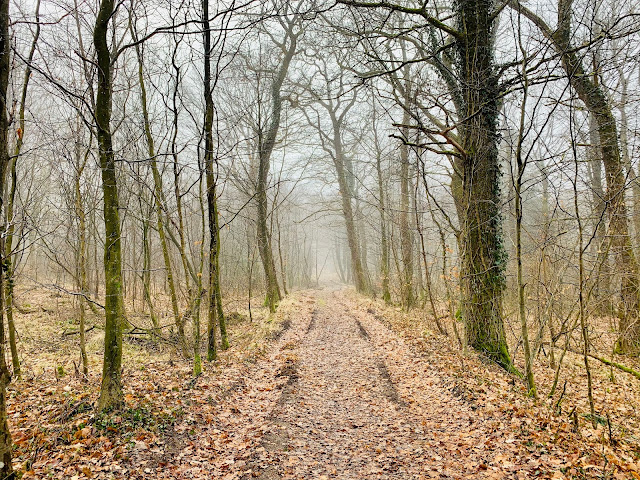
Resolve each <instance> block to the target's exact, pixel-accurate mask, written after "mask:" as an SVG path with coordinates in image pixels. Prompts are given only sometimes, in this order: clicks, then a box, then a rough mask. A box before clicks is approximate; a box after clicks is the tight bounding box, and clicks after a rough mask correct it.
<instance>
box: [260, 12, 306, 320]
mask: <svg viewBox="0 0 640 480" xmlns="http://www.w3.org/2000/svg"><path fill="white" fill-rule="evenodd" d="M289 28H291V26H290V25H289ZM287 40H288V41H289V45H288V46H287V45H286V44H287ZM283 45H284V47H283V48H285V50H284V52H283V53H284V57H283V59H282V63H281V64H280V68H279V70H278V71H277V72H276V76H275V77H274V79H273V83H272V84H271V121H270V122H269V127H268V129H267V131H266V132H264V133H263V132H262V131H260V132H258V160H259V164H258V182H257V185H256V200H257V204H258V217H257V233H258V247H259V250H260V258H261V259H262V266H263V268H264V276H265V283H266V289H267V296H266V302H265V303H266V305H268V307H269V310H270V311H271V312H275V310H276V305H277V303H278V302H279V301H280V299H281V298H282V295H281V293H280V286H279V285H278V277H277V273H276V264H275V261H274V258H273V250H272V246H271V232H270V231H269V226H268V218H269V213H268V199H267V188H268V180H269V168H270V167H271V154H272V152H273V148H274V146H275V143H276V139H277V137H278V130H279V129H280V118H281V115H282V97H281V96H280V90H281V89H282V84H283V82H284V80H285V78H286V76H287V73H288V71H289V65H291V60H292V59H293V56H294V55H295V53H296V49H297V45H298V36H297V34H296V33H294V32H293V31H292V30H291V29H288V30H287V32H286V37H285V39H284V41H283Z"/></svg>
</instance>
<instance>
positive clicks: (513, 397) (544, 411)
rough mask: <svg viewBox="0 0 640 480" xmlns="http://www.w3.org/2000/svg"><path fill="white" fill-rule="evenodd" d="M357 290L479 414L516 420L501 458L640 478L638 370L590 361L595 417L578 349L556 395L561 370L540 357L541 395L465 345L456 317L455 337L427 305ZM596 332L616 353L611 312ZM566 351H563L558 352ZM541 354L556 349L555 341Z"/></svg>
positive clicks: (498, 422)
mask: <svg viewBox="0 0 640 480" xmlns="http://www.w3.org/2000/svg"><path fill="white" fill-rule="evenodd" d="M349 297H350V298H351V300H352V301H353V302H354V303H355V304H357V305H358V306H359V307H360V309H363V310H366V311H367V313H368V314H370V315H372V316H373V317H374V318H376V319H377V320H379V321H381V322H382V323H383V324H385V325H386V326H387V327H389V328H390V329H391V330H392V331H393V332H395V333H397V334H398V335H400V336H401V337H402V338H403V339H404V340H405V342H406V343H407V344H409V345H410V346H411V347H412V349H414V350H415V351H416V352H419V353H420V354H421V355H422V356H424V357H426V358H428V360H429V362H430V363H431V364H433V365H437V367H438V369H439V370H440V371H441V375H440V378H441V381H442V383H443V384H444V385H445V386H446V388H447V389H448V390H449V391H451V392H452V393H454V394H455V395H456V396H458V397H459V398H461V399H463V400H464V401H465V402H468V403H469V404H470V405H471V406H472V408H473V409H474V411H475V414H476V415H477V416H478V417H481V418H483V419H484V420H485V421H486V422H488V423H489V424H491V425H493V426H494V428H495V429H496V431H498V430H501V429H503V428H504V425H509V426H510V428H509V430H510V431H511V435H509V436H508V437H507V438H504V439H502V440H501V441H500V445H499V447H498V445H496V456H495V458H494V462H496V463H497V464H507V465H508V464H511V463H517V462H518V461H517V459H522V458H528V459H529V460H528V461H529V462H531V463H532V464H536V463H538V464H540V467H541V470H540V472H541V473H542V472H543V471H545V470H546V469H547V468H549V467H550V466H551V467H554V470H555V472H554V474H553V478H577V479H580V478H615V479H618V478H620V479H622V478H624V479H627V478H630V479H631V478H640V443H639V439H640V418H639V417H638V411H637V406H638V404H639V400H640V381H638V380H637V379H636V378H634V377H633V376H631V375H628V374H627V373H624V372H622V371H619V370H612V369H611V368H610V367H608V366H606V365H603V364H602V363H600V362H597V361H596V360H592V361H591V362H590V368H591V370H592V375H593V381H594V390H593V393H594V399H595V405H596V418H595V419H592V418H591V416H590V414H589V407H588V403H587V402H588V401H587V388H586V384H587V382H586V373H585V367H584V363H583V359H582V357H581V356H579V355H577V354H576V353H574V352H571V350H569V351H567V353H566V355H565V358H564V361H563V363H562V368H561V370H560V378H559V382H558V387H557V389H556V392H555V394H554V395H553V396H549V395H548V394H549V392H550V391H551V387H552V385H553V380H554V374H555V371H554V370H553V369H551V368H550V367H549V366H548V358H547V361H546V362H545V361H539V362H536V363H535V369H534V374H535V379H536V382H537V384H538V392H539V398H538V399H537V400H534V399H532V398H530V397H528V396H527V390H526V386H525V384H524V382H523V381H522V380H520V379H519V378H517V377H516V376H514V375H510V374H507V373H506V372H505V371H504V370H502V369H501V368H499V367H498V366H496V365H495V364H492V363H491V362H489V361H488V360H486V359H484V358H482V357H481V356H480V355H478V354H477V353H476V352H474V351H472V350H469V349H467V350H466V351H463V350H462V349H461V348H460V347H459V346H458V345H457V342H456V340H455V337H454V333H453V328H452V324H451V322H449V324H448V325H447V328H448V331H449V332H450V337H449V338H447V337H444V336H443V335H439V334H437V333H435V332H436V328H435V323H434V321H433V317H432V315H430V314H428V313H426V312H425V311H422V310H415V311H412V312H410V313H407V312H404V311H402V309H400V308H398V307H395V306H386V305H385V304H384V303H383V302H382V301H379V300H371V299H368V298H365V297H362V296H359V295H356V294H355V293H353V292H351V293H350V294H349ZM441 321H442V319H441ZM593 323H595V321H593ZM458 328H459V329H461V325H458ZM577 336H578V334H576V337H577ZM592 338H593V339H594V340H593V345H592V350H595V352H596V353H600V354H601V355H604V356H607V357H610V356H611V350H608V349H607V348H608V347H609V346H610V345H613V344H614V343H615V339H614V335H613V334H612V333H611V328H610V325H609V322H608V321H606V319H600V320H599V323H597V324H595V325H594V326H593V332H592ZM571 342H574V340H573V339H572V340H571ZM517 343H518V339H517V338H516V337H515V336H513V338H511V339H510V347H511V352H512V353H515V355H514V360H515V363H516V366H517V367H518V368H519V369H521V370H523V368H524V359H523V357H522V347H521V345H520V346H518V345H517ZM514 345H515V347H514ZM570 345H573V346H570V349H575V350H577V351H578V352H579V351H580V347H579V346H577V344H573V343H572V344H570ZM561 346H562V345H561ZM594 347H595V349H594ZM561 353H562V352H561V351H557V352H556V358H558V357H559V356H560V354H561ZM540 355H541V356H546V355H548V346H547V351H546V352H541V353H540ZM616 361H618V362H620V363H624V364H626V365H629V366H631V367H633V368H634V369H637V367H638V361H637V359H635V358H632V357H628V356H625V357H618V358H617V359H616ZM592 420H593V421H592ZM594 424H595V426H594ZM488 466H489V467H490V465H488ZM544 476H545V477H546V476H547V475H544Z"/></svg>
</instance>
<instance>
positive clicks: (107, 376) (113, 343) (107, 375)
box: [93, 0, 125, 410]
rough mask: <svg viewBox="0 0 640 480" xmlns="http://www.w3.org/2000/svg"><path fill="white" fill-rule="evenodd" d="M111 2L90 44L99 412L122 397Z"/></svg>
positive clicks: (104, 1) (106, 3)
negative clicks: (100, 202)
mask: <svg viewBox="0 0 640 480" xmlns="http://www.w3.org/2000/svg"><path fill="white" fill-rule="evenodd" d="M113 9H114V2H113V0H102V1H101V2H100V8H99V10H98V16H97V18H96V24H95V28H94V31H93V43H94V47H95V50H96V61H97V66H98V90H97V95H96V106H95V119H96V132H97V138H98V151H99V157H100V169H101V170H102V192H103V196H104V227H105V242H104V275H105V278H104V281H105V317H106V318H105V331H104V364H103V367H102V386H101V388H100V398H99V400H98V409H99V410H110V409H115V408H120V407H121V406H122V405H123V404H124V398H123V394H122V374H121V370H122V329H123V326H124V323H125V315H124V303H123V296H122V249H121V243H120V215H119V213H118V206H119V200H118V185H117V174H116V163H115V157H114V154H113V145H112V139H111V98H112V84H111V75H112V65H111V54H110V52H109V46H108V44H107V35H108V34H109V20H110V19H111V16H112V15H113Z"/></svg>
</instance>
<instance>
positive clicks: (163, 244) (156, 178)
mask: <svg viewBox="0 0 640 480" xmlns="http://www.w3.org/2000/svg"><path fill="white" fill-rule="evenodd" d="M130 27H131V33H132V36H133V38H134V39H136V38H137V36H136V34H135V30H134V27H133V22H131V23H130ZM136 56H137V58H138V83H139V85H140V103H141V106H142V118H143V122H144V133H145V138H146V140H147V150H148V152H149V158H150V160H151V172H152V175H153V191H154V201H155V206H156V225H157V228H158V235H159V236H160V248H162V257H163V259H164V267H165V271H166V273H167V283H168V286H169V296H170V298H171V308H172V310H173V319H174V322H175V324H176V329H177V331H178V341H179V343H180V348H181V350H182V354H183V355H184V356H185V357H188V356H189V347H188V345H187V335H186V333H185V331H184V327H185V321H184V318H182V316H181V315H180V307H179V306H178V295H177V293H176V286H175V280H174V277H173V267H172V265H171V257H170V255H169V246H168V245H167V235H166V231H165V221H164V214H165V213H164V212H165V210H164V208H165V205H166V200H165V195H164V190H163V188H162V176H161V175H160V170H159V169H158V161H157V157H156V150H155V144H154V141H153V134H152V132H151V122H150V121H149V111H148V109H147V89H146V87H145V82H144V66H143V58H142V50H141V48H140V45H136Z"/></svg>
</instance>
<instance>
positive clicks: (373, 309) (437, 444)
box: [9, 289, 640, 480]
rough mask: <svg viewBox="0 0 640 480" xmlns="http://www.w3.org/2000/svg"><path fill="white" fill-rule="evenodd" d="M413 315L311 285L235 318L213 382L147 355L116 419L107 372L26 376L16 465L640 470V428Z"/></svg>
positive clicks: (291, 474) (131, 372) (27, 471)
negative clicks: (422, 326) (555, 396)
mask: <svg viewBox="0 0 640 480" xmlns="http://www.w3.org/2000/svg"><path fill="white" fill-rule="evenodd" d="M394 311H395V312H396V313H395V314H394ZM397 318H398V314H397V310H396V309H393V308H392V307H391V308H387V307H385V306H384V305H383V304H381V303H380V302H374V301H369V300H366V299H363V298H361V297H358V296H356V295H355V294H353V293H351V292H350V291H348V290H335V289H333V290H332V289H322V290H307V291H303V292H296V293H294V294H293V295H291V296H290V297H288V298H287V299H286V300H285V301H283V303H282V304H281V306H280V308H279V310H278V313H277V314H276V316H275V317H267V316H265V317H264V318H262V319H260V320H255V321H254V322H252V323H249V322H246V323H245V324H243V325H236V326H234V325H232V328H231V330H232V332H234V331H236V332H243V333H242V334H240V333H236V334H235V335H236V337H235V338H232V342H233V341H234V340H235V345H236V346H234V347H232V348H231V349H230V350H229V351H227V352H224V354H223V355H222V356H221V359H220V360H219V362H217V363H216V364H213V365H208V366H207V368H206V369H205V372H204V374H203V375H202V376H200V377H199V378H197V379H193V378H192V377H191V376H190V367H189V365H188V364H187V363H186V362H185V361H182V362H180V361H179V360H178V359H175V358H172V357H168V358H155V359H152V358H151V357H149V358H146V359H140V358H139V359H138V362H137V363H134V364H133V366H132V367H127V369H126V370H125V376H124V379H125V384H126V389H127V392H126V400H127V409H126V410H125V411H123V412H122V413H121V414H118V415H116V416H101V415H98V414H95V412H94V411H93V408H92V402H93V401H94V400H95V395H96V392H97V386H98V379H99V375H98V372H96V373H95V374H93V375H92V376H91V378H90V379H89V382H81V381H80V380H78V379H77V378H75V377H73V376H72V375H69V376H67V377H65V378H57V376H56V378H51V377H50V376H49V377H46V375H45V373H42V374H41V375H40V377H39V378H34V377H32V378H31V380H30V381H23V382H18V383H17V384H15V385H13V386H12V387H11V388H12V390H11V391H10V400H9V417H10V423H11V427H12V430H13V432H14V438H15V440H16V444H17V451H16V453H17V455H16V467H17V468H18V469H19V470H20V471H21V472H22V473H23V478H25V479H27V478H71V479H74V480H75V479H80V478H130V479H143V478H144V479H149V478H153V479H188V478H193V479H205V478H207V479H209V478H216V479H225V480H233V479H235V480H248V479H251V478H258V479H263V480H277V479H282V480H285V479H291V480H294V479H320V480H323V479H345V480H346V479H354V480H355V479H405V480H408V479H427V478H443V479H444V478H455V479H458V478H523V479H524V478H554V479H555V478H636V479H638V478H640V474H639V473H638V472H640V467H639V465H638V463H636V462H637V459H638V455H637V453H636V452H637V450H636V449H637V446H636V445H635V442H634V441H633V439H634V437H633V435H627V436H625V438H622V435H621V433H620V432H619V431H616V432H615V433H614V432H613V431H612V429H611V428H610V425H611V423H609V424H608V425H596V426H595V427H593V426H592V425H591V422H587V421H586V420H585V418H584V416H583V414H582V413H581V415H580V417H579V418H578V415H577V414H573V415H569V416H567V415H566V413H565V414H561V415H559V414H557V413H558V412H557V411H554V410H553V409H551V408H549V406H548V405H547V403H545V402H542V401H537V402H536V401H534V400H532V399H530V398H528V397H526V395H524V390H523V386H522V384H521V381H520V380H518V379H516V378H515V377H511V376H509V375H507V374H505V373H504V372H502V371H500V370H499V369H497V368H496V367H495V366H492V365H489V364H485V363H483V362H482V361H481V359H480V358H479V357H478V356H474V355H471V354H467V355H463V354H461V353H460V352H456V351H455V349H452V348H451V343H450V342H447V341H445V340H444V339H443V338H442V337H441V336H437V335H434V334H431V333H429V332H426V331H423V332H421V333H420V334H419V335H415V333H414V332H412V331H411V330H410V329H407V328H404V327H403V323H402V322H401V321H397ZM242 339H244V340H242ZM241 340H242V341H241ZM243 342H244V343H243ZM248 346H251V348H248ZM247 352H250V354H248V353H247ZM98 353H99V352H98ZM51 370H53V369H51ZM94 370H95V369H94Z"/></svg>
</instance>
